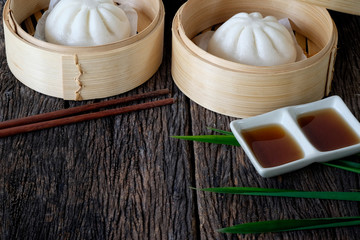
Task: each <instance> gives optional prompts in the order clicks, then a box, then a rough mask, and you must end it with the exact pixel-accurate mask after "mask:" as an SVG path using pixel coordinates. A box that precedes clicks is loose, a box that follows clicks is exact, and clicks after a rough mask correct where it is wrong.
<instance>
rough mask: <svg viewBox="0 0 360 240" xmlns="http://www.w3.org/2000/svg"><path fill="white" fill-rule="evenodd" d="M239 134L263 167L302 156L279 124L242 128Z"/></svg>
mask: <svg viewBox="0 0 360 240" xmlns="http://www.w3.org/2000/svg"><path fill="white" fill-rule="evenodd" d="M241 134H242V135H243V137H244V139H245V141H246V142H247V144H248V145H249V146H250V148H251V150H252V151H253V153H254V155H255V156H256V158H257V160H258V161H259V163H260V165H261V166H262V167H264V168H269V167H275V166H279V165H282V164H285V163H289V162H292V161H295V160H298V159H301V158H303V157H304V153H303V151H302V149H301V148H300V146H299V145H298V144H297V142H296V141H295V140H294V139H293V137H292V136H291V135H290V134H289V133H288V132H287V131H286V130H285V129H284V128H283V127H282V126H281V125H279V124H273V125H265V126H262V127H258V128H253V129H249V130H243V131H242V132H241Z"/></svg>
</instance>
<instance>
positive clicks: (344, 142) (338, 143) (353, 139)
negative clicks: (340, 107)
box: [297, 108, 360, 151]
mask: <svg viewBox="0 0 360 240" xmlns="http://www.w3.org/2000/svg"><path fill="white" fill-rule="evenodd" d="M297 121H298V124H299V126H300V128H301V130H302V131H303V132H304V134H305V136H306V137H307V138H308V140H309V141H310V142H311V143H312V144H313V146H314V147H315V148H316V149H318V150H319V151H331V150H335V149H339V148H343V147H347V146H351V145H354V144H357V143H359V142H360V139H359V136H357V135H356V133H355V132H354V131H353V130H352V129H351V128H350V126H349V124H347V123H346V122H345V120H344V119H343V118H342V117H341V116H340V115H339V114H338V113H337V111H336V110H334V109H331V108H328V109H322V110H318V111H314V112H310V113H306V114H303V115H300V116H299V117H298V119H297Z"/></svg>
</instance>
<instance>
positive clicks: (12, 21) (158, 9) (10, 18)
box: [3, 0, 165, 54]
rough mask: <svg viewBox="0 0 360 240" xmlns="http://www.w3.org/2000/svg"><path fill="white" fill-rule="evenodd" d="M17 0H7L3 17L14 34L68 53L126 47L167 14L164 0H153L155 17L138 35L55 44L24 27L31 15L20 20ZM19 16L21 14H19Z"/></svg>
mask: <svg viewBox="0 0 360 240" xmlns="http://www.w3.org/2000/svg"><path fill="white" fill-rule="evenodd" d="M45 1H46V2H49V1H48V0H45ZM45 1H43V2H45ZM135 1H136V0H135ZM139 1H140V2H145V3H146V1H145V0H139ZM148 1H149V0H148ZM15 2H16V0H7V1H6V3H5V6H4V9H3V19H4V20H5V21H4V22H5V24H6V26H7V27H8V28H9V30H10V31H11V32H12V33H13V34H15V35H16V36H17V37H18V38H19V39H20V40H23V41H26V42H27V43H30V44H32V45H35V46H37V47H38V48H41V49H44V50H48V51H53V52H59V53H64V54H68V53H70V54H71V53H74V52H76V53H82V54H86V53H91V54H93V53H102V52H105V51H111V50H113V49H118V48H124V47H126V46H129V45H131V44H133V43H136V42H138V41H140V40H142V39H144V38H146V37H147V36H148V35H149V34H150V33H151V32H152V31H153V30H154V29H155V28H156V27H157V26H158V25H159V23H160V22H161V21H162V18H163V16H164V14H165V10H164V6H163V4H162V0H152V1H151V2H152V3H154V4H155V5H154V6H151V11H152V14H153V15H154V16H153V19H152V20H151V23H150V24H149V25H148V26H147V27H146V28H144V29H143V30H142V31H140V32H139V33H137V34H136V35H134V36H131V37H128V38H125V39H122V40H120V41H117V42H114V43H109V44H104V45H97V46H89V47H79V46H64V45H58V44H53V43H49V42H45V41H42V40H39V39H37V38H35V37H33V36H31V35H30V34H29V33H27V32H26V31H25V30H24V29H22V27H21V26H20V24H19V22H20V23H21V22H22V21H24V20H25V18H26V17H29V16H23V17H22V19H19V20H18V19H17V17H16V14H15V13H16V10H14V9H12V6H13V8H14V6H15ZM149 2H150V1H149ZM16 7H22V6H19V4H18V5H16ZM47 7H48V4H47V5H44V4H36V6H35V7H34V8H35V9H36V10H37V11H40V10H42V9H45V8H47ZM134 7H136V6H134ZM18 18H19V16H18Z"/></svg>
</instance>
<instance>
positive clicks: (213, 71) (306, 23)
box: [171, 0, 338, 118]
mask: <svg viewBox="0 0 360 240" xmlns="http://www.w3.org/2000/svg"><path fill="white" fill-rule="evenodd" d="M238 12H260V13H262V14H263V15H264V16H268V15H271V16H275V17H276V18H278V19H281V18H286V17H287V18H289V19H290V20H291V22H292V27H293V29H294V30H295V32H296V36H297V40H298V41H299V43H300V45H303V46H307V48H309V49H306V50H307V53H308V54H309V57H308V58H307V59H305V60H302V61H299V62H295V63H290V64H284V65H278V66H271V67H258V66H250V65H245V64H240V63H235V62H231V61H227V60H224V59H221V58H218V57H216V56H214V55H211V54H209V53H207V52H206V51H204V50H202V49H201V48H199V47H198V46H196V45H195V44H194V43H193V42H192V39H193V38H194V37H195V36H196V35H197V34H199V33H201V32H203V31H206V30H207V29H209V28H212V27H213V26H216V25H219V24H221V23H223V22H225V21H226V20H227V19H229V18H230V17H231V16H233V15H235V14H236V13H238ZM172 35H173V39H172V41H173V49H172V70H171V72H172V76H173V79H174V81H175V83H176V85H177V86H178V87H179V88H180V90H181V91H182V92H183V93H184V94H185V95H187V96H188V97H189V98H190V99H192V100H193V101H194V102H196V103H198V104H199V105H201V106H203V107H205V108H207V109H209V110H212V111H214V112H217V113H221V114H224V115H228V116H233V117H240V118H243V117H250V116H254V115H258V114H261V113H264V112H268V111H271V110H274V109H277V108H280V107H284V106H288V105H294V104H301V103H306V102H311V101H315V100H319V99H321V98H322V97H324V96H325V95H327V94H329V92H330V88H331V81H332V77H333V66H334V62H335V56H336V51H337V39H338V36H337V30H336V26H335V24H334V22H333V20H332V19H331V17H330V15H329V13H328V12H327V10H326V9H325V8H322V7H318V6H315V5H311V4H307V3H303V2H299V1H295V0H288V1H283V0H267V1H264V0H189V1H188V2H187V3H185V4H184V5H183V6H182V7H181V8H180V9H179V10H178V12H177V13H176V15H175V17H174V19H173V25H172ZM302 41H304V42H302Z"/></svg>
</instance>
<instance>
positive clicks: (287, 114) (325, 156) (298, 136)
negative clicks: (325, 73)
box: [230, 96, 360, 177]
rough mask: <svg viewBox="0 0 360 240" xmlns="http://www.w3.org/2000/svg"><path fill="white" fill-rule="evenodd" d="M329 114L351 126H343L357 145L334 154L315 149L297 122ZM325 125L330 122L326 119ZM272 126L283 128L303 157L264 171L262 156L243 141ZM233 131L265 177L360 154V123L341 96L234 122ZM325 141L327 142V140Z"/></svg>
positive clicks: (338, 150) (266, 168)
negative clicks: (323, 113)
mask: <svg viewBox="0 0 360 240" xmlns="http://www.w3.org/2000/svg"><path fill="white" fill-rule="evenodd" d="M326 110H329V111H332V110H335V113H337V115H338V116H339V117H340V119H342V120H343V122H344V124H345V125H348V126H345V125H344V126H345V127H348V128H349V129H348V130H349V131H351V132H352V134H353V137H354V138H356V142H354V143H353V144H351V145H347V146H342V147H340V148H337V149H334V150H323V149H320V150H318V149H319V147H315V146H314V144H313V143H312V142H313V140H312V139H311V138H309V136H307V135H306V134H305V131H304V130H303V128H302V127H301V126H300V124H299V123H298V119H299V118H300V117H301V116H304V115H307V114H309V113H310V114H311V113H316V112H321V111H326ZM330 120H331V119H330ZM330 120H329V121H330ZM324 122H327V118H325V121H324ZM271 125H280V126H281V127H282V128H283V129H284V130H286V132H287V134H288V135H290V137H292V138H293V140H294V141H295V143H296V144H297V145H298V146H297V147H299V148H300V150H301V151H302V156H301V157H300V158H299V159H297V160H293V161H291V162H288V163H283V164H279V165H275V166H271V167H264V166H263V165H264V164H261V162H260V161H259V158H258V157H257V156H259V155H256V153H255V152H254V149H253V148H252V145H251V143H249V141H248V140H246V138H245V137H244V133H245V132H246V131H251V130H253V129H259V128H263V127H266V126H271ZM230 128H231V131H232V132H233V134H234V135H235V137H236V139H237V141H238V142H239V143H240V145H241V147H242V148H243V149H244V151H245V153H246V154H247V156H248V157H249V159H250V160H251V162H252V164H253V165H254V167H255V169H256V170H257V171H258V173H259V174H260V175H261V176H262V177H273V176H277V175H281V174H284V173H288V172H291V171H295V170H298V169H300V168H303V167H305V166H307V165H310V164H312V163H314V162H326V161H330V160H335V159H338V158H342V157H345V156H349V155H353V154H355V153H357V152H360V123H359V121H358V120H357V119H356V118H355V117H354V115H353V114H352V113H351V111H350V110H349V109H348V107H347V106H346V105H345V103H344V102H343V100H342V99H341V98H340V97H339V96H332V97H328V98H325V99H323V100H320V101H316V102H312V103H308V104H303V105H297V106H291V107H285V108H281V109H277V110H274V111H272V112H268V113H265V114H262V115H258V116H255V117H250V118H245V119H240V120H235V121H232V122H231V123H230ZM339 131H340V132H343V129H339ZM324 139H325V141H327V136H325V138H324ZM276 151H277V149H274V151H273V152H274V154H276Z"/></svg>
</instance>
